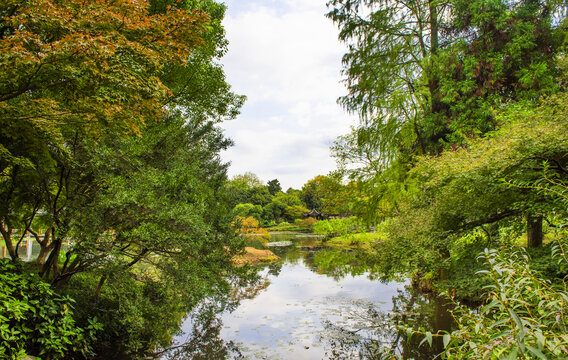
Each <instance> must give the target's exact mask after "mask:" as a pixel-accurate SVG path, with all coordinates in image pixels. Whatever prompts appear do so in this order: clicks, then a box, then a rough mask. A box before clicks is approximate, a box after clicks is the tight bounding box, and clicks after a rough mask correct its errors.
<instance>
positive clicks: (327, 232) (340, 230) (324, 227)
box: [314, 216, 365, 238]
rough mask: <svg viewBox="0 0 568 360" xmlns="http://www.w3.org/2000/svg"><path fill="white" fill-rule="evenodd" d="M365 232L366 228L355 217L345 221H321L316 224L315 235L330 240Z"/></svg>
mask: <svg viewBox="0 0 568 360" xmlns="http://www.w3.org/2000/svg"><path fill="white" fill-rule="evenodd" d="M364 230H365V227H364V226H363V225H362V224H361V222H360V221H359V220H358V219H357V218H356V217H355V216H351V217H349V218H345V219H331V220H320V221H318V222H317V223H315V224H314V233H315V234H318V235H324V236H326V237H328V238H329V237H335V236H341V235H347V234H350V233H355V232H361V231H364Z"/></svg>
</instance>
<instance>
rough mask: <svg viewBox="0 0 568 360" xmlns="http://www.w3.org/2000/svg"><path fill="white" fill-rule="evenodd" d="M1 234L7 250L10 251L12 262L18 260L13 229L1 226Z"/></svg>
mask: <svg viewBox="0 0 568 360" xmlns="http://www.w3.org/2000/svg"><path fill="white" fill-rule="evenodd" d="M0 232H1V233H2V237H3V238H4V243H5V244H6V249H8V254H10V258H12V260H16V259H17V258H18V254H17V253H16V249H15V248H14V244H12V229H10V228H9V227H8V228H7V229H5V228H4V225H1V224H0Z"/></svg>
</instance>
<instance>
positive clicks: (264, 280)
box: [169, 236, 451, 360]
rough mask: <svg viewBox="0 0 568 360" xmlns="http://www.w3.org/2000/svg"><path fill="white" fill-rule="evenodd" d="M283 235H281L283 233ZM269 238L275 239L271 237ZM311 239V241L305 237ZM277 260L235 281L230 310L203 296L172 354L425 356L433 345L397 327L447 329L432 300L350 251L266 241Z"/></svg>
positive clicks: (431, 355) (432, 350)
mask: <svg viewBox="0 0 568 360" xmlns="http://www.w3.org/2000/svg"><path fill="white" fill-rule="evenodd" d="M289 239H290V236H288V237H286V239H284V240H289ZM271 241H275V239H274V237H273V238H272V239H271ZM310 242H311V243H310ZM271 250H272V251H274V252H275V253H276V254H277V255H278V256H280V258H281V260H280V262H278V263H274V264H271V265H268V266H266V267H265V268H263V269H262V270H261V272H260V280H259V281H258V282H257V283H255V284H254V285H252V286H249V287H244V288H237V289H235V290H234V291H233V293H232V294H231V295H232V298H233V299H234V300H238V301H239V305H238V307H237V308H236V309H235V311H233V312H228V311H224V312H223V311H222V309H221V308H216V306H217V305H216V304H214V302H211V301H209V302H207V303H208V304H207V306H202V307H201V308H200V309H198V310H196V311H194V313H193V314H192V316H191V317H189V318H188V319H187V320H186V321H185V322H184V325H183V328H182V331H183V332H184V335H183V336H179V337H178V338H177V339H176V340H177V342H178V343H182V342H186V344H185V345H183V346H182V345H178V347H177V348H176V349H175V352H171V351H170V352H169V358H176V359H294V360H301V359H380V358H389V357H390V356H391V355H394V354H396V355H401V356H403V357H404V358H414V359H417V360H419V359H432V358H434V357H435V356H436V354H438V353H439V352H440V350H441V344H435V346H434V347H433V348H430V347H429V346H428V345H427V344H425V345H423V346H419V343H420V341H421V339H419V338H413V339H411V341H407V339H406V338H405V337H404V336H401V332H399V331H398V329H397V326H398V324H399V323H400V322H401V321H403V320H404V321H406V322H407V323H411V324H413V325H416V327H420V326H422V327H425V328H426V329H428V330H431V331H432V330H433V329H447V328H449V326H450V324H451V317H449V315H448V314H447V312H446V311H445V310H444V309H443V308H442V307H440V306H439V303H438V301H437V299H435V298H429V297H427V296H423V295H418V294H415V293H414V292H412V290H411V289H410V288H409V287H408V286H407V283H404V282H403V283H401V282H379V281H376V280H373V276H372V275H371V274H370V273H369V272H368V268H367V267H366V265H367V264H366V263H365V256H364V254H362V253H360V252H358V251H342V250H337V249H335V250H334V249H320V248H317V247H316V246H315V243H314V242H313V239H309V238H303V239H296V240H295V241H294V244H293V245H291V246H278V247H273V248H271Z"/></svg>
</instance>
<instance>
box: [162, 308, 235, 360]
mask: <svg viewBox="0 0 568 360" xmlns="http://www.w3.org/2000/svg"><path fill="white" fill-rule="evenodd" d="M227 300H228V298H224V299H219V298H217V299H208V300H207V301H204V302H203V303H202V304H201V305H200V306H198V307H197V308H195V309H194V310H193V311H192V312H191V314H190V315H189V317H188V320H186V322H185V324H187V323H188V322H190V323H191V328H190V329H186V334H187V335H188V337H187V339H186V340H185V342H184V343H182V344H177V345H176V344H174V345H173V346H171V347H169V348H168V349H165V350H162V351H160V352H158V353H156V358H161V359H176V360H177V359H181V360H184V359H188V360H189V359H191V360H221V359H244V357H243V355H242V354H241V352H240V351H239V349H238V348H237V347H236V346H235V344H234V343H233V342H232V341H228V342H227V341H225V340H223V339H221V337H220V333H221V329H222V328H223V322H222V321H221V318H220V316H219V314H220V313H222V312H223V311H224V310H226V309H227V305H228V303H227ZM231 306H232V304H231V305H230V306H229V307H231Z"/></svg>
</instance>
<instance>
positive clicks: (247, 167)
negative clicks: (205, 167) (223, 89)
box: [222, 0, 354, 189]
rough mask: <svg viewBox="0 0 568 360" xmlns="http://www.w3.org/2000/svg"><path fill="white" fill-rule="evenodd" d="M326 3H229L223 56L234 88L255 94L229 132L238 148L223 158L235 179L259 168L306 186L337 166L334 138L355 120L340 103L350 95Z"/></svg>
mask: <svg viewBox="0 0 568 360" xmlns="http://www.w3.org/2000/svg"><path fill="white" fill-rule="evenodd" d="M325 2H326V0H227V1H225V3H226V5H227V6H228V11H227V15H226V18H225V22H224V25H225V30H226V33H227V38H228V40H229V52H228V54H227V55H226V56H225V57H224V59H223V61H222V62H223V64H224V67H225V72H226V74H227V78H228V81H229V83H230V84H231V85H232V86H233V88H234V90H235V91H236V92H237V93H240V94H244V95H246V96H247V97H248V100H247V102H246V104H245V106H244V107H243V109H242V113H241V115H240V116H239V117H238V118H237V119H236V120H233V121H229V122H225V123H224V124H223V128H224V129H225V133H226V135H227V136H228V137H230V138H232V139H233V140H234V141H235V146H233V147H232V148H231V149H230V150H228V151H226V152H224V153H223V154H222V157H223V159H224V160H225V161H230V162H231V168H230V171H229V175H230V176H234V175H236V174H241V173H244V172H246V171H252V172H254V173H255V174H257V175H258V176H259V177H260V178H261V180H263V181H265V182H267V181H268V180H272V179H275V178H276V179H278V180H279V181H280V184H281V185H282V188H283V189H287V188H288V187H294V188H301V186H302V185H303V184H304V183H305V182H306V181H307V180H309V179H311V178H313V177H314V176H316V175H318V174H327V173H328V172H329V171H331V170H333V169H334V168H335V162H334V160H333V159H332V158H331V157H330V152H329V146H330V145H331V143H332V141H333V140H334V139H335V138H336V137H337V136H338V135H341V134H344V133H346V132H347V131H348V130H349V126H350V125H352V124H353V123H354V120H353V117H352V116H350V115H348V114H346V113H345V112H344V111H343V110H342V109H341V108H340V107H339V105H337V103H336V100H337V98H338V97H339V96H341V95H344V94H345V88H344V86H343V85H342V84H341V83H340V80H341V74H340V70H341V56H342V55H343V53H344V52H345V49H344V47H343V45H342V44H340V43H339V41H338V40H337V29H336V27H335V26H334V25H333V23H332V22H331V21H330V20H329V19H327V18H326V17H325V16H324V14H325V13H326V6H325Z"/></svg>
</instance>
